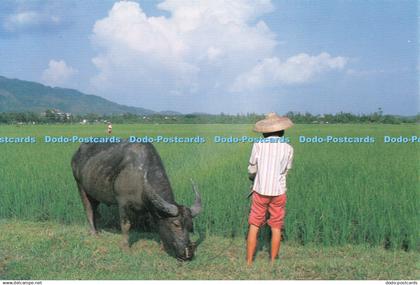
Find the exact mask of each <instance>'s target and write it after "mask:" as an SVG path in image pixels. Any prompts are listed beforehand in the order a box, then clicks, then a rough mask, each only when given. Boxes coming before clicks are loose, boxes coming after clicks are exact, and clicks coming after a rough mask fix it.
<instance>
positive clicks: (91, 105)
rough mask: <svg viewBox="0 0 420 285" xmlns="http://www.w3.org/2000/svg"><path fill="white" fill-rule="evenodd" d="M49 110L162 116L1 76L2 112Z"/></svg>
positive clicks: (149, 111)
mask: <svg viewBox="0 0 420 285" xmlns="http://www.w3.org/2000/svg"><path fill="white" fill-rule="evenodd" d="M46 109H59V110H61V111H63V112H67V113H72V114H87V113H96V114H123V113H133V114H139V115H151V114H158V112H155V111H152V110H148V109H144V108H139V107H130V106H125V105H120V104H117V103H114V102H111V101H108V100H106V99H104V98H102V97H99V96H96V95H87V94H84V93H82V92H79V91H77V90H74V89H66V88H59V87H49V86H45V85H42V84H40V83H36V82H30V81H23V80H18V79H9V78H6V77H3V76H0V112H26V111H31V112H37V113H38V112H43V111H45V110H46ZM166 112H170V111H165V113H166ZM174 113H176V112H174Z"/></svg>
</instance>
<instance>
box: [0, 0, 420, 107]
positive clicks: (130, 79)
mask: <svg viewBox="0 0 420 285" xmlns="http://www.w3.org/2000/svg"><path fill="white" fill-rule="evenodd" d="M417 12H418V2H417V1H398V2H396V1H364V0H363V1H362V0H360V1H291V0H289V1H275V0H272V1H269V0H252V1H251V0H231V1H222V0H213V1H204V0H203V1H195V0H164V1H124V2H118V1H111V0H102V1H93V0H88V1H51V0H44V1H36V0H31V1H25V0H16V1H9V0H5V1H4V0H3V1H1V2H0V75H3V76H6V77H10V78H19V79H24V80H31V81H37V82H41V83H43V84H46V85H51V86H60V87H68V88H75V89H79V90H81V91H83V92H86V93H89V94H96V95H99V96H102V97H104V98H106V99H109V100H112V101H115V102H118V103H121V104H126V105H133V106H139V107H144V108H149V109H153V110H156V111H160V110H175V111H180V112H185V113H187V112H208V113H220V112H225V113H245V112H258V113H267V112H269V111H276V112H279V113H285V112H287V111H299V112H306V111H308V112H311V113H319V114H321V113H336V112H340V111H344V112H353V113H370V112H374V111H376V110H377V109H378V108H379V107H381V108H382V109H383V110H384V112H385V113H389V114H402V115H412V114H416V113H417V112H418V111H419V85H418V69H419V64H418V43H419V42H418V14H417Z"/></svg>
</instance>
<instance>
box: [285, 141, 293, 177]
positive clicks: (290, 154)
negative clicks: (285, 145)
mask: <svg viewBox="0 0 420 285" xmlns="http://www.w3.org/2000/svg"><path fill="white" fill-rule="evenodd" d="M292 166H293V148H292V147H290V153H289V158H288V162H287V166H286V173H285V175H287V173H288V172H289V169H292Z"/></svg>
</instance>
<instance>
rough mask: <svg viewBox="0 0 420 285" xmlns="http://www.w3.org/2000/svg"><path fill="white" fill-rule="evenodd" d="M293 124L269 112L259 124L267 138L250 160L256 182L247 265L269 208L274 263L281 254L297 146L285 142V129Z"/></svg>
mask: <svg viewBox="0 0 420 285" xmlns="http://www.w3.org/2000/svg"><path fill="white" fill-rule="evenodd" d="M291 126H293V123H292V121H291V120H290V119H289V118H287V117H280V116H278V115H277V114H276V113H269V114H267V115H266V118H265V119H264V120H261V121H258V122H257V123H256V124H255V127H254V131H256V132H259V133H262V134H263V136H264V138H265V140H264V141H262V142H256V143H254V145H253V147H252V153H251V157H250V159H249V165H248V174H249V176H250V179H251V180H253V181H254V184H253V187H252V204H251V211H250V214H249V219H248V223H249V231H248V240H247V257H246V258H247V264H248V265H251V264H252V261H253V257H254V253H255V249H256V245H257V236H258V230H259V228H260V227H261V226H262V225H263V224H264V223H265V217H266V213H267V211H268V212H269V214H270V218H269V219H268V222H267V223H268V225H269V226H270V227H271V234H272V237H271V254H270V258H271V262H272V263H274V261H275V259H276V258H277V256H278V253H279V249H280V240H281V229H282V227H283V221H284V216H285V206H286V190H287V189H286V175H287V172H288V170H289V169H291V168H292V161H293V148H292V147H291V146H290V145H289V144H287V143H285V142H282V140H281V137H282V136H283V135H284V130H285V129H287V128H290V127H291Z"/></svg>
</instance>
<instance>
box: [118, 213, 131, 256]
mask: <svg viewBox="0 0 420 285" xmlns="http://www.w3.org/2000/svg"><path fill="white" fill-rule="evenodd" d="M118 211H119V213H120V224H121V231H122V234H123V241H122V246H123V248H128V247H129V232H130V227H131V223H130V218H129V215H128V210H127V209H126V207H124V206H122V205H119V206H118Z"/></svg>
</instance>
